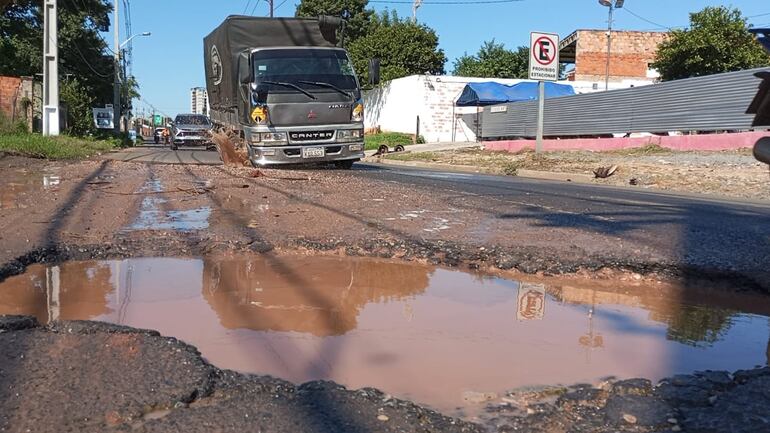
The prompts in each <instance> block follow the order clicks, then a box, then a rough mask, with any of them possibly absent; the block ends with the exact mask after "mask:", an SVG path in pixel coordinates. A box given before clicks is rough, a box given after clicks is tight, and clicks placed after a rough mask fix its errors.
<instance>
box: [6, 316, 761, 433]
mask: <svg viewBox="0 0 770 433" xmlns="http://www.w3.org/2000/svg"><path fill="white" fill-rule="evenodd" d="M0 366H2V367H1V368H0V385H2V386H0V430H2V431H7V432H25V431H35V432H59V431H63V430H66V431H81V432H92V431H93V432H100V431H105V430H111V431H138V432H168V431H180V432H181V431H184V432H208V431H219V432H243V431H261V432H274V433H283V432H297V431H302V432H314V433H326V432H329V433H331V432H346V433H347V432H350V433H353V432H355V433H359V432H361V433H363V432H423V433H425V432H450V433H451V432H467V433H471V432H479V433H480V432H484V431H487V432H489V431H493V432H500V433H503V432H512V431H523V432H553V431H573V432H589V431H590V432H599V433H603V432H618V431H623V432H675V431H728V430H729V431H734V432H755V431H764V430H765V429H766V428H767V421H766V420H767V419H768V418H770V398H769V397H768V394H767V392H766V390H767V388H768V386H770V369H768V368H761V369H754V370H745V371H737V372H735V373H728V372H723V371H709V372H702V373H696V374H693V375H678V376H674V377H672V378H668V379H664V380H662V381H661V382H660V383H658V384H656V385H653V384H652V383H650V381H648V380H646V379H630V380H620V381H619V380H607V381H606V382H603V383H602V384H600V385H599V386H596V387H594V386H590V385H578V386H571V387H561V386H557V387H541V388H530V389H526V390H514V391H511V392H509V393H507V394H506V395H505V396H504V397H502V398H501V399H499V400H497V401H494V402H490V404H489V405H488V406H487V408H486V415H485V416H484V417H483V418H482V419H481V420H480V422H479V423H477V424H474V423H469V422H465V421H461V420H458V419H453V418H449V417H446V416H443V415H441V414H439V413H437V412H435V411H432V410H430V409H426V408H423V407H420V406H417V405H415V404H413V403H410V402H408V401H403V400H399V399H395V398H393V397H391V396H389V395H386V394H384V393H382V392H380V391H378V390H376V389H372V388H364V389H360V390H355V391H353V390H348V389H346V388H344V387H342V386H339V385H336V384H334V383H331V382H309V383H305V384H303V385H294V384H291V383H288V382H285V381H283V380H280V379H275V378H272V377H268V376H256V375H247V374H240V373H235V372H232V371H226V370H220V369H218V368H216V367H214V366H212V365H210V364H208V363H207V362H206V361H205V360H204V359H203V358H201V356H200V354H199V353H198V352H197V350H196V349H195V348H194V347H192V346H189V345H187V344H184V343H182V342H180V341H178V340H176V339H174V338H168V337H162V336H160V335H158V333H157V332H154V331H144V330H137V329H132V328H127V327H122V326H116V325H108V324H104V323H99V322H78V321H70V322H67V321H62V322H53V323H51V324H50V325H47V326H45V327H43V326H40V325H38V324H37V322H36V321H35V319H34V318H31V317H24V316H0ZM73 397H74V398H73ZM480 398H482V399H485V398H486V396H480ZM63 401H66V402H67V404H62V402H63Z"/></svg>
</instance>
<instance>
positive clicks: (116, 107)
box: [112, 8, 152, 132]
mask: <svg viewBox="0 0 770 433" xmlns="http://www.w3.org/2000/svg"><path fill="white" fill-rule="evenodd" d="M115 14H116V20H115V22H116V23H117V8H116V9H115ZM151 34H152V33H150V32H143V33H139V34H137V35H133V36H131V37H129V38H128V39H126V40H125V41H123V43H122V44H119V45H118V35H117V33H116V34H115V45H117V49H116V50H115V68H114V69H115V74H114V75H115V77H114V80H113V82H112V90H113V92H112V104H113V106H112V112H113V115H112V117H113V119H112V121H113V123H114V127H115V132H120V116H121V110H120V53H121V52H122V50H123V47H124V46H125V45H126V44H127V43H129V42H131V39H134V38H135V37H137V36H150V35H151Z"/></svg>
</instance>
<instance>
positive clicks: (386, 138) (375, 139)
mask: <svg viewBox="0 0 770 433" xmlns="http://www.w3.org/2000/svg"><path fill="white" fill-rule="evenodd" d="M383 144H387V145H388V147H391V148H392V147H395V146H397V145H399V144H400V145H402V146H408V145H410V144H412V136H411V135H409V134H402V133H400V132H380V133H379V134H372V135H367V136H366V137H364V148H365V149H366V150H372V149H377V148H379V147H380V146H382V145H383Z"/></svg>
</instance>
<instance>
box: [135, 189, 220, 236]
mask: <svg viewBox="0 0 770 433" xmlns="http://www.w3.org/2000/svg"><path fill="white" fill-rule="evenodd" d="M196 185H197V184H196ZM139 192H140V193H146V194H147V196H146V197H144V198H143V199H142V203H141V205H140V208H139V215H138V216H137V217H136V220H135V221H134V222H133V223H132V224H131V225H130V226H129V227H128V230H177V231H191V230H203V229H206V228H208V226H209V216H210V215H211V208H210V207H208V206H203V207H198V208H194V209H187V210H166V209H163V207H164V205H165V204H166V203H167V200H166V199H165V198H162V197H160V196H158V195H154V194H157V193H160V192H163V185H162V184H161V182H160V180H158V179H150V180H148V181H147V182H145V184H144V185H142V187H141V188H140V189H139Z"/></svg>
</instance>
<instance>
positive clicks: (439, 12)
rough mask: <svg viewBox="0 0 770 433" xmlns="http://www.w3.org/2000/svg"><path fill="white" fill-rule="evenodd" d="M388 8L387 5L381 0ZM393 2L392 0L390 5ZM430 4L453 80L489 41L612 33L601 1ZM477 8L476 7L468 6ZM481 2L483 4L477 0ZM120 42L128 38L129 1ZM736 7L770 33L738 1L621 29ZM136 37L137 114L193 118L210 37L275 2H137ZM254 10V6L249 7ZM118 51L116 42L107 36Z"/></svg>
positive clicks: (692, 6) (661, 7)
mask: <svg viewBox="0 0 770 433" xmlns="http://www.w3.org/2000/svg"><path fill="white" fill-rule="evenodd" d="M381 1H382V0H381ZM385 1H389V0H385ZM431 1H436V0H423V5H422V6H421V7H420V8H419V9H418V11H417V19H418V21H420V22H421V23H423V24H426V25H428V26H429V27H431V28H433V29H434V30H435V31H436V33H437V34H438V36H439V46H440V48H442V49H443V50H444V52H445V54H446V56H447V59H448V61H447V64H446V66H445V68H446V71H447V73H451V71H452V65H453V62H454V60H455V59H456V58H457V57H460V56H462V55H463V54H464V53H469V54H473V53H475V52H476V51H477V50H478V48H479V47H480V46H481V44H482V43H483V42H484V41H488V40H491V39H495V40H496V41H497V42H501V43H503V44H505V46H506V47H508V48H515V47H518V46H521V45H527V44H528V43H529V32H530V31H544V32H552V33H558V34H559V35H561V37H565V36H567V35H568V34H570V33H572V32H573V31H574V30H576V29H595V28H599V29H600V28H606V27H607V8H606V7H602V6H601V5H599V3H598V1H596V0H554V1H550V2H549V1H545V0H521V1H513V2H510V3H496V4H461V5H438V4H430V3H431ZM466 1H469V2H470V1H474V0H466ZM476 1H479V0H476ZM120 3H121V9H120V13H121V22H120V26H119V27H120V30H121V34H120V40H121V41H124V40H125V39H126V38H127V37H128V35H126V29H125V22H124V21H123V18H122V17H123V16H125V15H124V13H125V10H124V8H123V2H122V1H121V2H120ZM298 3H299V0H275V5H276V12H275V15H276V16H293V15H294V10H295V9H296V5H297V4H298ZM723 4H724V5H730V6H733V7H736V8H738V9H740V10H741V11H742V12H743V14H744V16H747V17H751V18H750V19H749V22H750V23H752V24H754V25H755V26H756V27H761V26H770V2H767V0H733V1H732V2H731V3H729V4H727V3H725V2H722V1H711V0H626V2H625V6H624V8H623V9H620V10H618V11H617V12H616V14H615V17H614V19H613V28H616V29H624V30H666V28H668V27H686V26H687V25H688V23H689V13H690V12H696V11H699V10H701V9H703V8H704V7H706V6H718V5H723ZM129 5H130V8H131V24H132V32H133V33H134V34H138V33H141V32H147V31H149V32H152V35H151V36H149V37H137V38H135V39H134V40H133V41H134V42H133V66H132V72H133V75H134V76H135V77H136V79H137V81H138V82H139V86H140V93H141V95H142V101H135V103H134V107H135V110H134V111H135V114H141V113H142V110H144V111H145V113H147V112H149V111H151V110H152V108H151V107H150V104H151V105H152V106H154V107H155V109H157V110H158V111H159V112H161V113H163V114H166V115H168V116H172V117H173V116H174V115H176V114H177V113H185V112H189V111H190V89H191V88H192V87H205V80H204V70H203V37H204V36H206V35H207V34H208V33H210V32H211V31H212V30H213V29H214V28H215V27H216V26H218V25H219V24H220V23H221V22H222V21H223V20H224V18H225V17H227V16H228V15H234V14H235V15H239V14H244V13H245V14H251V15H255V16H266V15H267V14H268V13H269V9H268V5H267V0H219V1H202V0H196V1H190V0H186V1H183V0H152V1H151V0H129ZM247 6H248V7H247ZM369 6H370V7H372V8H374V9H375V10H377V11H380V10H383V9H385V8H388V9H391V10H392V9H395V10H396V11H398V14H399V15H400V16H404V17H409V16H411V14H412V7H411V5H410V4H393V3H379V2H376V1H375V0H370V4H369ZM104 36H105V39H106V40H107V41H109V42H110V46H111V45H112V40H113V37H112V35H111V34H110V35H107V34H105V35H104Z"/></svg>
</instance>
